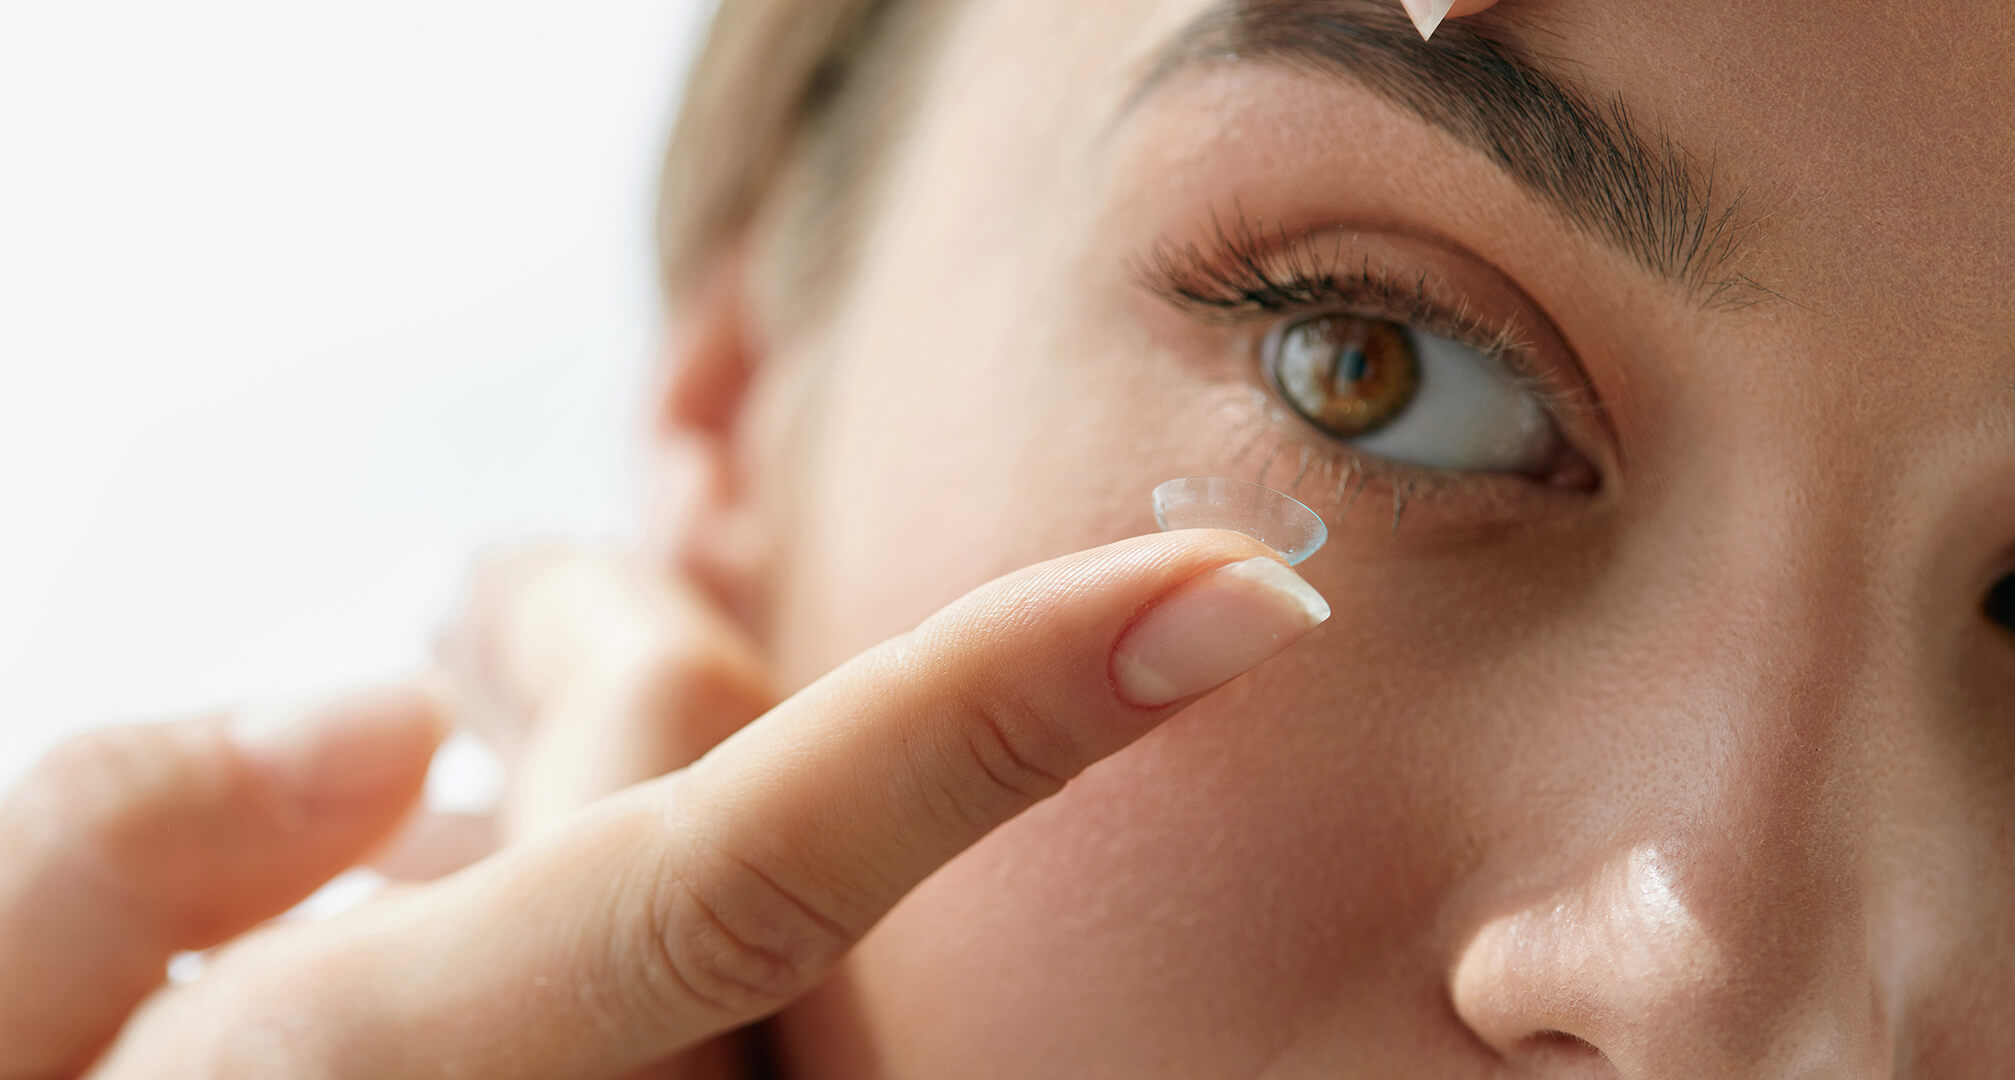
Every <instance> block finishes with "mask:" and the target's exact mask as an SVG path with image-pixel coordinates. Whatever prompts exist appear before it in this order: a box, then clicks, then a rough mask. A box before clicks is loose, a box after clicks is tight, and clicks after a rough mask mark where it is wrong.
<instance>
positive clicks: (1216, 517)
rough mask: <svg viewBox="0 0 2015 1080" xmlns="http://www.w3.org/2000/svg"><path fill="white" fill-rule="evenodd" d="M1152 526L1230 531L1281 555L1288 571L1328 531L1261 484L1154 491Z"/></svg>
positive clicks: (1204, 481) (1168, 486) (1217, 483)
mask: <svg viewBox="0 0 2015 1080" xmlns="http://www.w3.org/2000/svg"><path fill="white" fill-rule="evenodd" d="M1154 522H1155V524H1157V525H1159V526H1161V528H1162V531H1163V532H1167V531H1168V530H1170V529H1231V530H1233V531H1235V532H1242V533H1244V534H1246V535H1247V536H1250V537H1252V538H1253V539H1254V540H1257V541H1259V542H1260V543H1262V544H1265V545H1266V546H1268V547H1270V548H1272V549H1273V550H1275V551H1278V552H1280V557H1281V558H1283V559H1286V560H1287V562H1288V565H1289V566H1292V565H1294V564H1295V563H1298V562H1300V561H1302V560H1303V559H1306V558H1308V557H1309V556H1310V555H1313V554H1315V552H1316V549H1317V548H1320V547H1322V545H1323V543H1324V542H1325V541H1327V540H1328V539H1329V527H1328V526H1326V525H1324V524H1323V523H1322V518H1321V516H1320V515H1318V514H1317V513H1316V512H1315V511H1313V510H1310V509H1309V508H1308V507H1306V506H1303V505H1302V504H1301V502H1300V501H1299V500H1297V499H1295V498H1293V497H1291V496H1288V495H1283V494H1281V493H1280V492H1278V491H1275V490H1274V489H1272V488H1270V487H1266V486H1264V485H1261V484H1248V483H1246V482H1245V481H1243V480H1233V479H1230V478H1229V477H1223V476H1185V477H1182V478H1181V479H1178V480H1168V481H1164V482H1163V483H1161V484H1158V485H1156V486H1155V489H1154Z"/></svg>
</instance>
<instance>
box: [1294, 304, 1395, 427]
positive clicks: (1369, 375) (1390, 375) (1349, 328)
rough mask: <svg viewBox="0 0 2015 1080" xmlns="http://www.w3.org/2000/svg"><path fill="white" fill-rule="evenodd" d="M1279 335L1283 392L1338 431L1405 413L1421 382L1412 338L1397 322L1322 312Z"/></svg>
mask: <svg viewBox="0 0 2015 1080" xmlns="http://www.w3.org/2000/svg"><path fill="white" fill-rule="evenodd" d="M1278 333H1279V337H1278V339H1277V340H1276V341H1275V343H1274V345H1273V354H1274V355H1273V366H1274V378H1275V379H1276V380H1278V382H1279V384H1280V392H1281V396H1282V397H1285V398H1286V399H1287V403H1288V404H1289V405H1292V406H1294V410H1295V411H1296V412H1298V413H1300V414H1301V415H1302V416H1304V417H1306V418H1307V419H1308V420H1309V421H1310V422H1311V423H1313V424H1315V425H1317V426H1318V427H1321V428H1323V429H1324V430H1326V431H1328V432H1329V433H1331V434H1333V435H1337V436H1340V437H1344V438H1349V437H1351V436H1356V435H1363V434H1365V433H1367V432H1371V431H1376V430H1377V429H1379V428H1380V427H1383V426H1385V425H1386V424H1387V423H1389V422H1391V421H1392V420H1393V419H1394V418H1395V417H1397V416H1399V415H1400V414H1401V413H1402V412H1405V411H1406V408H1407V406H1408V405H1410V404H1411V403H1412V402H1413V398H1414V394H1415V392H1416V391H1417V390H1418V389H1419V387H1420V357H1419V356H1418V355H1417V354H1416V353H1415V351H1414V347H1413V340H1412V338H1411V336H1410V335H1409V334H1408V333H1407V331H1406V330H1405V329H1404V328H1402V327H1399V326H1395V325H1393V324H1392V323H1389V322H1381V321H1380V320H1377V319H1365V318H1359V317H1356V316H1351V315H1322V316H1317V317H1315V318H1311V319H1304V320H1302V321H1300V322H1294V323H1289V324H1288V325H1286V326H1284V327H1282V328H1281V329H1280V330H1279V331H1278Z"/></svg>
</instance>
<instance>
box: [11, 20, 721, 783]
mask: <svg viewBox="0 0 2015 1080" xmlns="http://www.w3.org/2000/svg"><path fill="white" fill-rule="evenodd" d="M703 7H704V5H703V4H701V3H699V2H698V0H595V2H594V3H589V4H560V3H551V2H547V3H528V2H508V0H396V2H395V0H344V2H343V3H336V4H274V3H260V2H253V0H179V2H174V3H165V2H158V0H156V2H149V0H81V2H79V0H63V2H51V3H9V4H5V5H0V787H4V786H5V785H6V784H7V783H8V782H9V781H10V780H11V779H12V778H13V777H14V776H16V775H18V773H19V772H20V771H21V770H22V769H24V768H25V767H26V765H27V764H28V763H29V762H30V761H31V760H32V758H33V756H34V755H36V754H37V753H39V751H40V750H41V749H43V748H44V747H46V746H47V745H48V744H49V743H50V742H52V741H54V740H55V739H56V738H58V737H60V736H61V735H62V734H64V733H67V732H70V731H74V730H77V729H79V728H81V727H83V726H86V725H90V724H94V723H103V722H107V721H112V720H119V719H125V718H131V717H135V716H142V715H155V714H162V713H175V712H177V711H181V710H186V709H190V708H195V707H201V706H205V705H210V704H214V703H220V702H227V701H231V700H235V699H240V698H244V697H248V696H256V697H270V696H273V695H278V694H286V693H289V692H293V691H299V690H304V689H305V690H309V691H316V690H325V689H329V688H333V687H339V686H342V685H344V684H346V683H350V682H354V681H357V680H360V679H361V680H368V679H371V678H374V677H380V676H384V675H389V674H397V673H399V672H400V671H401V670H403V669H407V668H410V667H413V666H414V665H416V664H417V663H418V661H419V660H420V659H421V658H422V656H423V655H424V649H425V646H426V642H427V640H428V638H429V636H430V635H431V633H432V631H433V628H434V626H435V623H436V620H437V619H438V618H439V617H440V616H441V614H442V612H443V610H444V606H445V605H446V604H447V602H448V601H449V600H450V598H452V597H453V595H454V593H455V590H456V587H457V585H458V584H459V581H460V577H459V575H460V573H461V570H462V568H463V567H464V566H465V565H466V564H467V561H468V557H469V555H470V554H471V553H472V552H474V551H476V550H478V549H479V548H481V547H482V546H483V545H484V544H485V543H486V542H488V541H492V540H494V539H497V538H500V537H508V536H513V535H518V534H522V533H525V532H528V531H531V532H541V533H549V532H587V533H604V534H606V533H612V532H623V531H627V529H628V528H629V526H630V524H631V522H632V521H633V516H634V510H635V507H636V504H637V501H638V489H639V487H640V477H639V469H638V465H639V460H640V455H639V451H640V449H641V447H642V439H643V423H642V416H643V406H644V402H643V391H644V389H645V386H646V370H647V364H648V363H649V354H650V349H651V345H652V342H653V339H654V337H655V334H656V325H655V323H656V311H655V292H654V285H653V280H652V259H651V252H650V211H651V206H650V203H651V188H652V184H653V173H654V170H655V167H656V159H657V155H658V153H659V150H660V148H661V145H662V141H663V138H664V136H665V133H666V131H667V129H668V127H669V123H670V120H671V117H672V106H673V103H674V98H675V95H676V91H677V87H678V84H679V80H680V77H681V68H682V66H683V64H684V62H685V61H686V60H687V59H688V57H689V55H690V52H691V50H692V48H693V46H694V39H695V34H696V31H697V29H698V27H699V26H700V24H701V22H702V20H703V18H704V11H703V10H702V8H703Z"/></svg>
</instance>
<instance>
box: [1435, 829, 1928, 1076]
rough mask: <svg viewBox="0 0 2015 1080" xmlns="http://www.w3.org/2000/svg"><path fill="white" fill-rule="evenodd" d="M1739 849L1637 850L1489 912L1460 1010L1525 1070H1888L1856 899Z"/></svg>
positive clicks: (1462, 980)
mask: <svg viewBox="0 0 2015 1080" xmlns="http://www.w3.org/2000/svg"><path fill="white" fill-rule="evenodd" d="M1747 839H1750V840H1753V839H1754V837H1753V836H1752V837H1749V838H1747ZM1744 841H1745V838H1744V837H1742V836H1739V835H1738V836H1724V837H1721V838H1717V839H1716V840H1714V841H1703V840H1698V839H1696V840H1694V841H1691V842H1687V843H1678V844H1657V843H1641V844H1637V845H1634V846H1631V847H1628V848H1626V849H1624V850H1622V851H1619V852H1617V853H1616V854H1615V855H1614V856H1613V857H1611V858H1608V859H1605V860H1603V861H1601V862H1599V863H1597V864H1596V865H1594V866H1592V867H1590V868H1589V870H1588V871H1587V872H1586V873H1584V874H1582V875H1580V876H1579V877H1578V879H1576V880H1574V881H1572V882H1571V883H1570V884H1568V885H1567V886H1565V887H1563V888H1560V889H1556V890H1552V891H1549V892H1547V893H1546V894H1544V895H1541V896H1538V897H1535V898H1534V899H1533V900H1532V901H1531V902H1529V903H1526V904H1523V905H1521V906H1519V907H1517V908H1516V909H1514V910H1512V911H1509V912H1506V913H1504V914H1502V915H1500V916H1498V917H1496V918H1493V919H1490V920H1489V921H1487V922H1485V923H1484V924H1483V925H1482V926H1481V928H1480V929H1479V930H1478V931H1477V932H1476V933H1475V935H1474V936H1473V937H1472V938H1471V939H1470V941H1469V942H1468V944H1467V946H1466V947H1465V948H1464V949H1463V950H1462V952H1461V954H1460V957H1459V959H1458V961H1457V964H1456V968H1455V972H1454V977H1453V994H1454V1000H1455V1007H1456V1011H1457V1012H1458V1013H1459V1014H1460V1016H1461V1017H1462V1019H1463V1020H1464V1021H1465V1022H1466V1023H1467V1024H1468V1025H1469V1027H1470V1028H1471V1030H1472V1031H1474V1032H1475V1033H1476V1035H1477V1036H1478V1037H1479V1038H1481V1039H1482V1040H1483V1041H1484V1042H1485V1043H1487V1044H1489V1045H1490V1046H1491V1047H1492V1048H1493V1049H1495V1050H1496V1051H1497V1052H1498V1053H1499V1054H1500V1055H1502V1056H1503V1057H1504V1058H1505V1059H1506V1060H1507V1061H1509V1062H1510V1063H1511V1064H1512V1065H1513V1067H1514V1071H1515V1073H1516V1074H1517V1075H1521V1076H1525V1075H1533V1076H1544V1077H1563V1078H1564V1077H1588V1078H1596V1077H1617V1078H1630V1080H1639V1078H1643V1080H1651V1078H1666V1077H1673V1078H1677V1077H1687V1078H1701V1077H1770V1078H1804V1077H1811V1078H1820V1077H1824V1078H1827V1080H1834V1078H1840V1077H1871V1076H1885V1075H1888V1072H1887V1071H1886V1069H1885V1068H1884V1066H1883V1064H1882V1063H1883V1062H1884V1061H1885V1060H1886V1059H1887V1057H1888V1050H1887V1047H1886V1043H1887V1035H1886V1032H1885V1030H1884V1027H1883V1024H1882V1022H1881V1009H1880V1007H1879V1005H1878V1003H1877V1000H1876V996H1875V992H1874V984H1873V980H1872V979H1871V977H1870V972H1869V963H1868V950H1867V946H1866V940H1867V938H1866V934H1865V932H1863V930H1862V927H1863V920H1862V919H1861V918H1859V917H1858V916H1859V912H1858V911H1857V910H1855V907H1856V905H1855V904H1854V903H1853V901H1852V899H1851V898H1852V896H1853V894H1852V892H1851V891H1850V890H1846V889H1837V888H1832V887H1830V883H1828V882H1826V881H1825V880H1823V879H1824V878H1825V877H1827V876H1828V875H1826V874H1824V873H1822V874H1820V875H1817V878H1818V880H1815V879H1814V877H1813V875H1811V871H1812V870H1814V869H1815V867H1814V866H1813V865H1812V864H1811V859H1810V854H1811V853H1809V852H1797V851H1787V850H1778V851H1764V850H1752V851H1750V852H1749V853H1748V857H1746V858H1744V857H1736V858H1734V859H1733V860H1732V861H1730V856H1731V854H1732V853H1731V851H1730V850H1729V849H1730V848H1731V847H1734V846H1739V845H1741V844H1742V843H1744ZM1801 863H1802V864H1803V865H1800V864H1801ZM1710 867H1712V868H1714V870H1713V871H1712V872H1715V873H1718V874H1719V880H1718V881H1712V880H1704V879H1703V874H1704V873H1706V872H1709V868H1710ZM1731 867H1735V868H1738V869H1736V870H1735V872H1734V873H1730V872H1729V869H1730V868H1731Z"/></svg>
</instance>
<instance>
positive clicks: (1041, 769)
mask: <svg viewBox="0 0 2015 1080" xmlns="http://www.w3.org/2000/svg"><path fill="white" fill-rule="evenodd" d="M956 728H957V731H958V732H959V734H960V736H961V737H962V739H963V741H964V747H963V749H964V751H965V752H966V753H967V754H968V755H969V756H970V758H971V762H972V764H973V765H974V766H975V767H976V772H975V773H973V774H969V775H973V776H974V778H975V779H976V780H977V781H978V784H977V786H978V788H979V790H978V791H975V792H973V793H972V797H969V798H968V799H966V800H962V802H967V803H971V802H977V803H978V806H977V807H971V809H974V810H976V811H977V813H976V816H977V817H979V818H981V819H983V820H984V821H985V822H987V823H993V822H994V820H995V819H996V818H997V817H998V816H999V813H1000V811H1001V810H1002V809H1003V807H1002V805H1001V804H1002V803H1003V802H1006V803H1007V804H1008V805H1007V806H1006V807H1005V809H1006V810H1007V812H1009V813H1012V812H1015V811H1018V810H1020V809H1022V808H1023V807H1024V806H1026V805H1028V804H1029V803H1034V802H1037V801H1040V800H1042V799H1046V798H1048V797H1049V796H1051V795H1054V794H1056V793H1057V792H1058V791H1060V790H1062V789H1063V786H1064V784H1065V783H1066V782H1068V781H1069V779H1070V777H1071V775H1072V772H1073V770H1071V769H1070V768H1069V766H1068V764H1067V763H1068V762H1069V761H1070V759H1071V748H1070V746H1069V744H1068V742H1067V740H1066V739H1065V738H1064V737H1063V735H1062V734H1061V733H1060V732H1059V731H1058V730H1057V727H1056V725H1055V724H1054V723H1052V722H1051V719H1050V717H1049V715H1048V713H1047V712H1046V710H1044V709H1043V708H1041V707H1040V706H1039V705H1037V704H1036V703H1034V702H1032V701H1030V700H1029V699H1028V697H1027V695H1025V694H1023V693H1021V692H1020V691H1018V690H1017V689H1015V688H1013V687H1009V686H1002V685H994V686H989V687H987V688H985V689H984V690H983V691H981V692H980V693H978V694H975V695H972V696H970V697H969V698H968V699H967V701H966V704H965V715H964V716H963V717H961V718H960V722H959V723H958V724H957V725H956Z"/></svg>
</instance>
